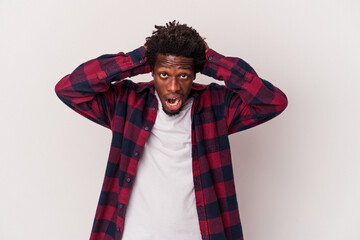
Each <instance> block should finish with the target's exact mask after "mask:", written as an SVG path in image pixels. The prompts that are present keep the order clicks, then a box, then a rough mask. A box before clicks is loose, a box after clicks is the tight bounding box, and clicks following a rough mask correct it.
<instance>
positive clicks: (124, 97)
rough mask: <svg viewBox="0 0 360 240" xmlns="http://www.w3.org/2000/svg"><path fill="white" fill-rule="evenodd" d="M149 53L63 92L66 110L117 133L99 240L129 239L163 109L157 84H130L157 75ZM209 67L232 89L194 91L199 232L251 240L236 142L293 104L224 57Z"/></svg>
mask: <svg viewBox="0 0 360 240" xmlns="http://www.w3.org/2000/svg"><path fill="white" fill-rule="evenodd" d="M145 51H146V49H145V48H144V47H140V48H138V49H136V50H134V51H132V52H130V53H127V54H124V53H122V52H120V53H118V54H107V55H102V56H100V57H98V58H96V59H93V60H90V61H87V62H85V63H83V64H81V65H80V66H79V67H77V68H76V69H75V70H74V71H73V72H72V73H71V74H69V75H66V76H65V77H64V78H62V79H61V80H60V81H59V82H58V83H57V85H56V87H55V91H56V93H57V95H58V97H59V98H60V99H61V100H62V101H63V102H64V103H65V104H66V105H68V106H69V107H70V108H72V109H73V110H75V111H76V112H78V113H79V114H81V115H83V116H85V117H86V118H88V119H90V120H92V121H94V122H96V123H98V124H101V125H102V126H105V127H107V128H109V129H111V130H112V141H111V149H110V154H109V158H108V163H107V167H106V173H105V179H104V183H103V186H102V191H101V195H100V199H99V204H98V207H97V210H96V214H95V219H94V223H93V228H92V233H91V236H90V239H91V240H100V239H102V240H110V239H112V240H113V239H116V240H120V239H122V232H123V230H124V221H125V213H126V209H127V204H128V200H129V196H130V193H131V190H132V186H133V183H134V181H135V180H136V178H135V176H136V169H137V165H138V161H139V159H141V155H142V153H143V151H144V145H145V142H146V140H147V139H148V137H149V135H150V133H151V129H152V127H153V126H154V122H155V119H156V115H157V111H158V109H159V107H160V106H159V103H158V101H157V99H156V96H155V89H154V84H153V81H151V82H145V83H134V82H132V81H130V80H124V79H125V78H127V77H131V76H135V75H137V74H143V73H148V72H150V71H151V69H150V66H149V64H148V63H147V59H146V57H144V54H145ZM206 59H207V62H206V64H205V66H204V69H203V70H202V72H201V73H203V74H205V75H208V76H211V77H213V78H215V79H217V80H222V81H224V82H225V86H224V85H218V84H215V83H212V84H210V85H203V84H198V83H193V86H192V90H191V95H192V96H193V97H194V103H193V106H192V110H191V116H192V130H191V131H192V132H191V142H192V171H193V179H194V188H195V199H196V208H197V213H198V218H199V227H200V231H201V235H202V239H203V240H240V239H243V233H242V227H241V223H240V216H239V210H238V203H237V199H236V193H235V184H234V176H233V169H232V162H231V156H230V144H229V138H228V136H229V134H232V133H235V132H239V131H242V130H245V129H248V128H251V127H254V126H256V125H259V124H261V123H264V122H265V121H268V120H270V119H272V118H274V117H275V116H277V115H279V114H280V113H281V112H282V111H283V110H284V109H285V108H286V106H287V98H286V96H285V94H284V93H283V92H282V91H280V90H279V89H278V88H276V87H275V86H273V85H272V84H271V83H269V82H268V81H266V80H263V79H261V78H259V77H258V75H257V74H256V72H255V71H254V69H252V67H251V66H250V65H249V64H247V63H246V62H245V61H243V60H242V59H239V58H233V57H224V56H222V55H220V54H218V53H216V52H215V51H214V50H212V49H209V50H208V51H207V53H206ZM164 191H166V189H164ZM159 211H161V209H159Z"/></svg>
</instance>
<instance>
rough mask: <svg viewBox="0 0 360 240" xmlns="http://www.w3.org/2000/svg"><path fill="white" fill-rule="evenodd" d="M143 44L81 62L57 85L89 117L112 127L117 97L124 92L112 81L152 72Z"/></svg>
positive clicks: (62, 96) (67, 100)
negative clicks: (130, 50)
mask: <svg viewBox="0 0 360 240" xmlns="http://www.w3.org/2000/svg"><path fill="white" fill-rule="evenodd" d="M145 52H146V49H145V48H144V47H140V48H138V49H135V50H134V51H132V52H129V53H126V54H125V53H123V52H119V53H117V54H105V55H102V56H100V57H98V58H95V59H92V60H89V61H87V62H85V63H83V64H81V65H80V66H78V67H77V68H76V69H75V70H74V71H73V72H72V73H71V74H68V75H66V76H65V77H63V78H62V79H61V80H60V81H59V82H58V83H57V84H56V86H55V92H56V94H57V96H58V97H59V98H60V100H61V101H62V102H64V103H65V104H66V105H67V106H69V107H70V108H72V109H73V110H74V111H76V112H78V113H79V114H81V115H83V116H85V117H86V118H88V119H90V120H92V121H94V122H96V123H98V124H100V125H102V126H104V127H107V128H111V122H112V119H113V116H114V111H115V107H116V99H117V97H118V96H119V95H120V94H122V90H121V88H120V87H116V86H115V84H112V83H113V82H115V81H120V80H123V79H125V78H127V77H131V76H135V75H138V74H142V73H148V72H150V66H149V65H148V63H147V59H146V57H145Z"/></svg>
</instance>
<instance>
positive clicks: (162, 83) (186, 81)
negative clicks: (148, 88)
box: [152, 53, 195, 115]
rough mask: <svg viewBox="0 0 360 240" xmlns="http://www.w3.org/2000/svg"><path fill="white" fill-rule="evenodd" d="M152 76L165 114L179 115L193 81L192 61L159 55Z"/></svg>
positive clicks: (190, 59)
mask: <svg viewBox="0 0 360 240" xmlns="http://www.w3.org/2000/svg"><path fill="white" fill-rule="evenodd" d="M152 76H153V77H154V84H155V89H156V91H157V93H158V95H159V98H160V100H161V104H162V106H163V110H164V111H165V113H167V114H168V115H175V114H177V113H179V112H180V110H181V107H182V106H183V104H184V103H185V102H186V100H187V98H188V96H189V93H190V90H191V86H192V83H193V80H194V79H195V73H194V59H192V58H186V57H177V56H173V55H163V54H160V53H159V54H158V55H157V59H156V62H155V64H154V69H153V71H152Z"/></svg>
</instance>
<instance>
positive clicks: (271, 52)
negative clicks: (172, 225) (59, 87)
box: [0, 0, 360, 240]
mask: <svg viewBox="0 0 360 240" xmlns="http://www.w3.org/2000/svg"><path fill="white" fill-rule="evenodd" d="M174 19H177V20H179V21H180V22H181V23H187V24H188V25H190V26H193V27H194V28H196V29H197V30H198V31H199V33H200V34H201V35H202V36H204V37H206V41H207V43H208V44H209V46H210V47H211V48H213V49H215V50H216V51H218V52H219V53H221V54H223V55H226V56H237V57H241V58H243V59H244V60H245V61H247V62H248V63H249V64H250V65H251V66H252V67H253V68H254V69H255V70H256V71H257V73H258V74H259V76H260V77H262V78H264V79H266V80H268V81H270V82H271V83H273V84H274V85H275V86H277V87H279V88H280V89H281V90H282V91H284V92H285V93H286V95H287V97H288V100H289V105H288V108H287V109H286V110H285V111H284V112H283V113H282V114H281V115H280V116H278V117H276V118H275V119H273V120H271V121H269V122H267V123H265V124H263V125H260V126H258V127H255V128H252V129H249V130H246V131H243V132H240V133H237V134H234V135H232V136H231V139H230V140H231V146H232V155H233V165H234V174H235V180H236V188H237V197H238V202H239V208H240V217H241V219H242V224H243V230H244V236H245V239H246V240H312V239H316V240H359V239H360V228H359V222H360V163H359V160H360V154H359V148H360V144H359V143H360V139H359V133H360V131H359V123H360V114H359V111H360V108H359V103H358V102H359V91H360V83H359V82H360V74H359V65H360V47H359V46H360V32H359V31H360V30H359V29H360V3H359V1H358V0H293V1H291V0H273V1H268V0H233V1H230V0H224V1H209V0H207V1H205V0H200V1H199V0H198V1H194V0H183V1H169V0H168V1H165V0H153V1H136V0H133V1H120V0H119V1H115V0H104V1H89V0H79V1H75V0H72V1H69V0H67V1H65V0H61V1H60V0H56V1H55V0H32V1H26V0H19V1H16V0H0V36H1V37H0V54H1V57H0V69H1V80H0V81H1V85H0V86H1V87H0V107H1V108H0V110H1V118H0V121H1V125H0V127H1V129H0V136H1V138H0V148H1V149H0V159H1V161H0V190H1V192H0V194H1V197H0V239H6V240H15V239H16V240H18V239H40V240H42V239H52V240H63V239H66V240H79V239H88V238H89V236H90V231H91V227H92V223H93V218H94V216H95V210H96V206H97V203H98V199H99V196H100V190H101V186H102V182H103V177H104V174H105V166H106V163H107V157H108V153H109V149H110V141H111V131H110V130H108V129H106V128H104V127H102V126H100V125H96V124H95V123H93V122H91V121H89V120H87V119H86V118H84V117H82V116H80V115H79V114H77V113H75V112H74V111H72V110H71V109H70V108H68V107H66V106H65V104H64V103H62V102H61V101H60V100H59V99H58V98H57V96H56V94H55V91H54V88H55V84H56V83H57V82H58V81H59V80H60V79H61V78H62V77H63V76H65V75H66V74H68V73H71V72H72V71H73V70H74V69H75V68H76V67H77V66H78V65H80V64H81V63H83V62H85V61H87V60H90V59H93V58H96V57H98V56H100V55H102V54H105V53H117V52H120V51H122V52H129V51H131V50H133V49H135V48H137V47H139V46H141V45H143V44H144V42H145V38H146V37H147V36H149V35H151V33H152V31H153V30H154V25H155V24H157V25H163V24H165V23H166V22H168V21H171V20H174ZM150 79H151V76H150V75H142V76H139V77H135V78H133V80H134V81H148V80H150ZM196 81H198V82H205V83H210V82H211V81H213V80H212V79H210V78H207V77H205V76H203V75H198V76H197V80H196ZM214 81H215V80H214Z"/></svg>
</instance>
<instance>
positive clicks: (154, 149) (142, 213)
mask: <svg viewBox="0 0 360 240" xmlns="http://www.w3.org/2000/svg"><path fill="white" fill-rule="evenodd" d="M156 97H157V98H158V102H159V110H158V113H157V117H156V121H155V125H154V127H153V129H152V131H151V134H150V137H149V139H148V140H147V142H146V144H145V148H144V152H143V156H142V157H141V158H140V160H139V164H138V168H137V173H136V177H135V181H134V185H133V189H132V192H131V195H130V199H129V203H128V208H127V210H126V217H125V223H124V231H123V238H122V239H123V240H169V239H171V240H201V233H200V226H199V220H198V216H197V211H196V203H195V191H194V182H193V174H192V157H191V106H192V103H193V99H192V98H189V99H188V100H187V101H186V102H185V104H184V106H183V109H182V110H181V112H180V113H179V114H177V115H175V116H168V115H166V113H165V112H164V111H163V110H162V106H161V102H160V100H159V97H158V95H157V93H156Z"/></svg>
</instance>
